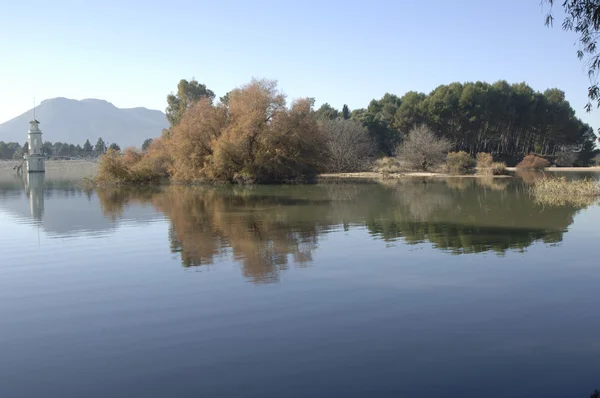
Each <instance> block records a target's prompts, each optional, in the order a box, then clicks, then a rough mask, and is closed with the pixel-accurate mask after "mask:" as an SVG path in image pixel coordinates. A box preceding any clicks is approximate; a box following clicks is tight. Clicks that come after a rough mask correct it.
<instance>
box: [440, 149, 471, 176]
mask: <svg viewBox="0 0 600 398" xmlns="http://www.w3.org/2000/svg"><path fill="white" fill-rule="evenodd" d="M474 167H475V159H473V157H472V156H471V155H469V154H468V153H466V152H465V151H460V152H450V153H449V154H448V156H447V157H446V168H447V169H448V171H449V172H450V173H452V174H466V173H468V172H470V171H471V170H473V168H474Z"/></svg>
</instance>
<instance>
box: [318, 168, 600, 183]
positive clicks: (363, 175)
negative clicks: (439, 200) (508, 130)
mask: <svg viewBox="0 0 600 398" xmlns="http://www.w3.org/2000/svg"><path fill="white" fill-rule="evenodd" d="M506 170H508V171H510V172H515V171H516V168H514V167H507V168H506ZM544 171H546V172H563V171H573V172H597V173H600V167H548V168H547V169H545V170H544ZM319 177H320V178H325V179H327V178H355V179H370V180H378V179H392V178H405V177H443V178H490V177H491V178H511V177H512V176H510V175H508V176H490V175H481V174H467V175H453V174H446V173H432V172H418V171H414V172H413V171H407V172H403V173H389V174H387V175H384V174H382V173H377V172H374V171H364V172H358V173H325V174H321V175H319Z"/></svg>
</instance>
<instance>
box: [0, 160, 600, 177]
mask: <svg viewBox="0 0 600 398" xmlns="http://www.w3.org/2000/svg"><path fill="white" fill-rule="evenodd" d="M17 163H18V161H17V160H0V175H2V176H5V177H6V176H8V175H13V174H14V175H16V173H15V171H14V170H13V167H14V165H16V164H17ZM97 166H98V164H97V162H92V161H88V160H47V161H46V173H47V174H46V175H51V176H52V177H56V176H60V177H67V178H68V177H70V176H73V177H75V176H78V175H79V176H81V178H84V177H92V176H93V175H94V174H95V173H96V169H97ZM506 170H507V171H509V172H510V173H511V175H496V176H494V175H481V174H466V175H453V174H447V173H438V172H419V171H407V172H401V173H389V174H383V173H380V172H375V171H362V172H352V173H323V174H319V175H318V176H317V179H318V180H327V179H361V180H389V179H400V178H412V177H431V178H488V179H489V178H494V179H495V178H514V177H515V176H514V173H515V172H516V168H515V167H507V168H506ZM544 171H545V172H593V173H600V167H599V166H591V167H548V168H546V169H545V170H544Z"/></svg>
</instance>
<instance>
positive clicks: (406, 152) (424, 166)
mask: <svg viewBox="0 0 600 398" xmlns="http://www.w3.org/2000/svg"><path fill="white" fill-rule="evenodd" d="M451 148H452V144H451V143H450V141H448V140H447V139H445V138H442V137H438V136H437V135H436V134H435V133H434V132H433V131H432V130H431V129H430V128H429V127H427V126H425V125H420V126H418V127H416V128H414V129H413V130H411V131H410V132H409V133H408V137H407V138H406V139H405V140H404V142H403V143H402V145H400V147H399V148H398V151H397V153H398V158H399V159H400V161H401V162H404V163H406V165H407V166H409V167H411V168H414V169H418V170H423V171H428V170H431V169H432V168H434V167H436V166H439V165H440V164H442V163H443V162H444V160H445V159H446V154H447V153H448V151H449V150H450V149H451Z"/></svg>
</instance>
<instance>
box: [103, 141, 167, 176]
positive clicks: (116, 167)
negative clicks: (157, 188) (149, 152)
mask: <svg viewBox="0 0 600 398" xmlns="http://www.w3.org/2000/svg"><path fill="white" fill-rule="evenodd" d="M164 177H166V170H165V168H164V167H163V164H162V162H161V159H160V158H157V157H150V156H145V155H144V154H143V153H141V152H139V151H137V150H136V149H134V148H127V149H126V150H125V153H124V154H123V155H121V154H120V153H119V152H118V151H116V150H114V149H109V150H108V151H107V152H106V153H105V154H104V155H102V156H101V157H100V161H99V162H98V172H97V175H96V182H97V183H116V184H124V183H130V184H155V183H159V182H160V181H161V179H163V178H164Z"/></svg>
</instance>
